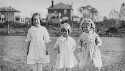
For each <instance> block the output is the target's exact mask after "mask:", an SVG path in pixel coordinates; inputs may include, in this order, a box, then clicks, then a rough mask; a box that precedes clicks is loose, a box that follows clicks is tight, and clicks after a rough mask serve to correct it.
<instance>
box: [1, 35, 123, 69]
mask: <svg viewBox="0 0 125 71" xmlns="http://www.w3.org/2000/svg"><path fill="white" fill-rule="evenodd" d="M25 38H26V36H0V40H1V41H0V49H1V50H0V71H32V70H31V69H30V67H29V65H27V64H26V43H25V41H24V39H25ZM56 39H57V37H51V40H52V41H51V42H50V43H49V45H48V47H49V55H50V58H51V62H50V63H49V64H47V65H43V70H44V71H53V70H54V65H55V62H56V53H55V51H54V50H53V45H54V43H55V41H56ZM74 39H75V40H76V41H77V37H74ZM102 40H103V45H102V47H101V48H100V50H101V53H102V61H103V68H102V71H125V44H124V43H125V39H124V38H108V37H102ZM78 53H79V50H78V49H76V51H75V56H76V58H78V56H77V54H78ZM93 70H95V71H96V69H95V68H94V67H93V66H90V67H86V69H85V70H84V71H93ZM73 71H81V70H79V69H78V68H77V66H76V67H74V68H73Z"/></svg>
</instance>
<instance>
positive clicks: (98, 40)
mask: <svg viewBox="0 0 125 71" xmlns="http://www.w3.org/2000/svg"><path fill="white" fill-rule="evenodd" d="M96 45H99V47H100V46H102V40H101V38H100V37H99V35H98V34H96Z"/></svg>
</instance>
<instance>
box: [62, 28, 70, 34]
mask: <svg viewBox="0 0 125 71" xmlns="http://www.w3.org/2000/svg"><path fill="white" fill-rule="evenodd" d="M63 31H68V33H70V31H69V29H68V30H66V29H65V28H62V29H61V32H63Z"/></svg>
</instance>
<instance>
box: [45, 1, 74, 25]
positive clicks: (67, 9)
mask: <svg viewBox="0 0 125 71" xmlns="http://www.w3.org/2000/svg"><path fill="white" fill-rule="evenodd" d="M72 14H73V9H72V5H70V4H64V3H62V2H60V3H58V4H54V1H53V0H52V5H51V6H50V7H49V8H48V15H47V19H48V22H51V23H59V22H61V21H65V20H67V21H69V22H71V21H72Z"/></svg>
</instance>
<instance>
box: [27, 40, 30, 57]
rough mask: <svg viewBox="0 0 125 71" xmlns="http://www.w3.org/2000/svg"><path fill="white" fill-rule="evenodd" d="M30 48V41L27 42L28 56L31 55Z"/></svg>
mask: <svg viewBox="0 0 125 71" xmlns="http://www.w3.org/2000/svg"><path fill="white" fill-rule="evenodd" d="M29 46H30V41H28V42H27V55H28V53H29Z"/></svg>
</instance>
